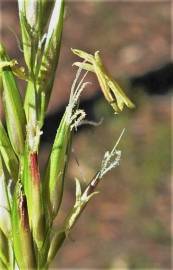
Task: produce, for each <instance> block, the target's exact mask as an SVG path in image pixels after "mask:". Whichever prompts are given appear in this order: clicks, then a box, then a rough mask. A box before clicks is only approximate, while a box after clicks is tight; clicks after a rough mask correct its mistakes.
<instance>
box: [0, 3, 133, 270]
mask: <svg viewBox="0 0 173 270" xmlns="http://www.w3.org/2000/svg"><path fill="white" fill-rule="evenodd" d="M18 10H19V22H20V29H21V40H22V51H23V58H24V61H25V67H20V65H18V63H17V61H16V59H10V57H9V56H8V54H7V52H6V50H5V48H4V46H3V45H2V44H0V76H1V80H2V85H3V88H2V91H1V97H2V101H3V108H4V114H5V120H4V122H3V123H2V122H0V269H8V270H12V269H48V268H49V265H50V263H51V261H52V260H53V258H54V257H55V255H56V254H57V252H58V250H59V249H60V248H61V246H62V244H63V242H64V241H65V239H66V238H67V237H68V235H69V233H70V231H71V229H72V228H73V226H74V225H75V223H76V221H77V220H78V218H79V216H80V214H81V213H82V212H83V210H84V209H85V207H86V205H87V204H88V202H89V201H90V199H91V198H92V197H93V196H94V195H96V194H97V191H96V187H97V185H98V184H99V183H100V181H101V180H102V178H103V177H105V175H106V174H107V172H109V171H110V170H111V169H112V168H114V167H116V166H117V165H118V164H119V161H120V157H121V151H120V150H118V149H117V145H118V142H119V140H120V138H121V136H122V134H121V135H120V138H119V139H118V141H117V142H116V144H115V146H114V147H113V149H112V150H111V151H107V152H106V153H105V155H104V157H103V160H102V162H101V165H100V168H99V169H98V171H97V173H96V174H95V176H94V177H93V179H91V181H90V182H89V184H88V185H87V186H86V187H85V189H84V190H83V191H82V190H81V185H80V181H79V180H78V179H75V181H76V196H75V203H74V205H73V206H72V208H71V210H70V211H69V213H67V216H66V218H65V221H64V223H63V225H62V227H61V228H56V226H55V224H54V220H55V218H56V217H57V215H58V212H59V209H60V207H61V202H62V198H63V190H64V180H65V175H66V170H67V166H68V161H69V156H70V151H71V145H72V139H73V133H74V130H77V128H78V126H79V125H80V124H81V123H82V121H83V120H84V118H85V116H86V114H85V112H84V111H83V110H82V109H80V104H79V98H80V95H81V93H82V92H83V91H84V90H85V88H86V85H88V84H89V82H85V77H86V75H87V72H88V71H91V72H94V73H95V75H96V76H97V78H98V81H99V83H100V87H101V90H102V91H103V94H104V96H105V98H106V100H107V101H108V103H110V105H111V106H112V107H113V109H114V111H115V113H118V112H120V111H122V110H123V108H124V105H126V106H127V107H129V108H133V107H134V105H133V103H132V102H131V101H130V100H129V98H128V97H127V96H126V95H125V93H124V92H123V91H122V90H121V89H120V87H119V86H118V84H117V83H116V82H115V80H114V79H113V77H112V76H111V75H110V74H109V73H108V72H107V71H106V68H105V66H104V64H103V62H102V60H101V58H100V55H99V53H98V52H96V53H95V54H94V55H92V54H88V53H86V52H84V51H81V50H72V51H73V53H75V54H77V55H78V56H79V57H81V58H83V59H84V61H83V62H76V63H75V65H76V66H78V71H77V73H76V76H75V79H74V82H73V84H72V87H71V93H70V98H69V103H68V105H67V107H66V109H65V112H64V115H63V117H62V119H61V122H60V125H59V127H58V129H57V134H56V137H55V140H54V142H53V144H52V149H51V151H50V154H49V158H48V160H47V164H46V168H45V171H44V172H43V174H41V173H40V168H39V163H38V156H39V149H40V137H41V134H42V127H43V125H44V119H45V113H46V110H47V107H48V104H49V99H50V95H51V92H52V87H53V82H54V79H55V72H56V68H57V64H58V58H59V54H60V47H61V37H62V30H63V22H64V1H63V0H52V1H50V0H49V1H48V0H37V1H32V0H18ZM83 70H87V71H86V72H85V73H84V74H83V75H82V71H83ZM16 77H17V78H19V79H21V80H25V81H26V89H25V96H24V99H22V98H21V95H20V91H19V87H18V85H17V81H16Z"/></svg>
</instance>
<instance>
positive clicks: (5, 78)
mask: <svg viewBox="0 0 173 270" xmlns="http://www.w3.org/2000/svg"><path fill="white" fill-rule="evenodd" d="M0 60H1V61H7V60H8V57H7V55H6V53H5V50H4V48H3V46H2V45H0ZM1 74H2V82H3V104H4V109H5V116H6V123H7V130H8V135H9V138H10V141H11V144H12V147H13V149H14V151H15V152H16V154H17V155H18V156H20V155H21V154H22V153H23V150H24V139H25V125H26V122H25V114H24V110H23V104H22V99H21V96H20V93H19V90H18V87H17V84H16V81H15V79H14V76H13V73H12V71H11V68H10V67H5V68H3V69H2V72H1Z"/></svg>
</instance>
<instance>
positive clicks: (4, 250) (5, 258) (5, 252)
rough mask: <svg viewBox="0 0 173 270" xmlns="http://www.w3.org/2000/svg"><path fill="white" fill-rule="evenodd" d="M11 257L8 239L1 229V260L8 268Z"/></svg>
mask: <svg viewBox="0 0 173 270" xmlns="http://www.w3.org/2000/svg"><path fill="white" fill-rule="evenodd" d="M9 259H10V258H9V245H8V239H7V238H6V236H5V235H4V233H3V232H2V231H1V229H0V260H1V261H2V263H3V264H4V265H5V266H6V268H7V269H8V268H9ZM1 269H2V268H1Z"/></svg>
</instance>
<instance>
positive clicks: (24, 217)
mask: <svg viewBox="0 0 173 270" xmlns="http://www.w3.org/2000/svg"><path fill="white" fill-rule="evenodd" d="M19 211H20V217H21V223H22V226H23V228H24V230H25V231H28V230H29V220H28V208H27V201H26V196H25V195H21V196H20V199H19Z"/></svg>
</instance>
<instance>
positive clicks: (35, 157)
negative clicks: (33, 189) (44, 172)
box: [29, 152, 40, 185]
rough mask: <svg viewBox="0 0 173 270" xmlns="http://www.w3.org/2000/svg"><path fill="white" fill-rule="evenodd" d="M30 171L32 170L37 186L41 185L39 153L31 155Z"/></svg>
mask: <svg viewBox="0 0 173 270" xmlns="http://www.w3.org/2000/svg"><path fill="white" fill-rule="evenodd" d="M29 157H30V170H31V176H32V179H33V182H34V183H35V184H36V185H39V183H40V172H39V167H38V155H37V152H34V153H31V154H30V156H29Z"/></svg>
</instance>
